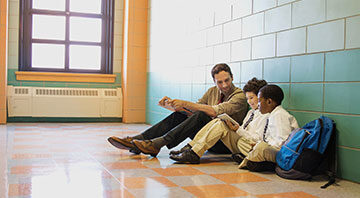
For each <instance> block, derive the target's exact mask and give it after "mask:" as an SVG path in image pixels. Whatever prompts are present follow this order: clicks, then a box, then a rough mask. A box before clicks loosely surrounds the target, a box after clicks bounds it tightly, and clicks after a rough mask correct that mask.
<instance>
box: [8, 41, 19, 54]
mask: <svg viewBox="0 0 360 198" xmlns="http://www.w3.org/2000/svg"><path fill="white" fill-rule="evenodd" d="M18 46H19V44H18V42H14V41H9V42H8V55H13V56H15V55H17V54H18V49H19V48H18Z"/></svg>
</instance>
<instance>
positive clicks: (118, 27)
mask: <svg viewBox="0 0 360 198" xmlns="http://www.w3.org/2000/svg"><path fill="white" fill-rule="evenodd" d="M122 31H123V24H122V23H118V22H116V23H114V34H122V33H123V32H122Z"/></svg>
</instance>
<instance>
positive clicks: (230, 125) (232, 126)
mask: <svg viewBox="0 0 360 198" xmlns="http://www.w3.org/2000/svg"><path fill="white" fill-rule="evenodd" d="M224 122H225V123H226V125H227V126H228V127H229V129H231V130H232V131H237V130H238V129H239V127H240V126H239V125H238V124H233V123H232V122H230V121H229V120H224Z"/></svg>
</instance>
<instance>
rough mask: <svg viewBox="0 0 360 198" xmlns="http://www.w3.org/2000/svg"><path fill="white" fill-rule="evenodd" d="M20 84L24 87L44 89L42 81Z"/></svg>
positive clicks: (22, 82)
mask: <svg viewBox="0 0 360 198" xmlns="http://www.w3.org/2000/svg"><path fill="white" fill-rule="evenodd" d="M20 84H21V86H24V87H44V82H41V81H40V82H38V81H21V83H20Z"/></svg>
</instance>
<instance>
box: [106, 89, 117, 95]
mask: <svg viewBox="0 0 360 198" xmlns="http://www.w3.org/2000/svg"><path fill="white" fill-rule="evenodd" d="M105 96H117V91H116V90H105Z"/></svg>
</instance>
